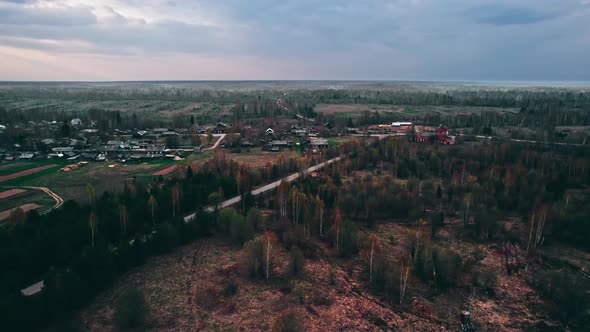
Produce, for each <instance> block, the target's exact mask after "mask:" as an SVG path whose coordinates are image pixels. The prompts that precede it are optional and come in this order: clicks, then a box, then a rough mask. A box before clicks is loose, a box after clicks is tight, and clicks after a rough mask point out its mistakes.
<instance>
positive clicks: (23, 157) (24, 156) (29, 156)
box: [18, 152, 35, 160]
mask: <svg viewBox="0 0 590 332" xmlns="http://www.w3.org/2000/svg"><path fill="white" fill-rule="evenodd" d="M34 156H35V155H34V154H33V153H31V152H25V153H21V155H20V156H18V159H21V160H31V159H33V157H34Z"/></svg>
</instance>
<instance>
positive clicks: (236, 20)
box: [0, 0, 590, 79]
mask: <svg viewBox="0 0 590 332" xmlns="http://www.w3.org/2000/svg"><path fill="white" fill-rule="evenodd" d="M0 1H1V0H0ZM125 3H126V4H127V5H130V6H137V7H140V6H146V7H149V8H154V9H157V10H160V11H161V12H163V13H166V14H167V15H166V17H171V18H174V17H175V16H174V14H175V13H176V14H180V15H182V16H183V19H180V18H179V19H167V20H154V19H151V20H149V19H148V20H147V21H141V19H138V18H130V17H125V16H124V15H122V14H121V13H124V12H125V11H124V10H119V8H117V7H116V6H114V7H113V8H110V7H101V8H102V9H103V10H102V11H101V14H102V15H104V13H110V15H108V16H107V17H104V16H100V21H97V18H96V17H95V16H94V14H93V13H92V8H86V7H81V8H69V9H63V10H62V11H60V12H59V14H56V13H57V11H55V10H54V11H51V10H45V9H44V10H41V9H33V8H30V7H28V6H22V5H17V4H10V5H7V6H0V38H3V39H0V43H2V44H4V45H13V46H16V47H24V48H35V49H42V50H46V51H48V52H50V51H53V52H76V51H77V52H80V53H89V54H138V55H140V56H146V57H148V56H151V55H158V54H159V55H162V54H164V55H165V54H167V53H185V54H198V55H203V54H204V55H209V56H212V57H216V56H220V57H224V56H245V57H249V56H253V57H258V58H266V59H269V60H270V61H273V62H275V63H281V64H284V66H285V67H289V66H296V67H297V68H296V69H293V70H292V72H297V73H305V75H307V76H310V77H313V78H318V79H319V78H346V79H354V78H363V79H370V78H380V79H387V78H400V77H401V78H408V79H412V78H419V79H477V78H480V79H502V78H504V79H519V78H520V79H533V78H534V79H538V78H539V77H540V76H542V75H544V73H546V75H547V78H546V79H559V78H560V77H587V79H590V72H589V70H588V69H585V68H590V59H588V57H587V55H588V54H590V53H589V52H590V49H588V46H584V45H587V44H590V42H588V39H586V40H584V39H583V36H590V25H589V24H587V23H586V20H587V19H588V17H584V16H583V15H580V13H581V12H584V10H587V6H584V5H583V4H582V3H581V2H580V0H561V1H559V2H556V1H553V0H519V1H518V3H517V4H516V2H514V1H513V0H477V1H476V0H445V1H444V2H443V1H438V0H421V1H416V0H366V1H358V0H323V1H317V0H282V1H276V0H249V1H243V0H226V1H219V0H200V1H198V2H195V1H193V0H173V1H168V0H142V1H139V0H126V1H125ZM104 9H106V10H104ZM17 14H18V15H17ZM193 14H194V17H205V18H207V19H210V21H212V22H214V23H216V24H214V25H212V26H208V25H199V24H189V23H186V21H187V20H186V18H187V17H192V15H193ZM140 22H143V23H141V24H140ZM586 38H590V37H586ZM43 40H57V41H63V43H60V42H57V43H48V42H46V41H43ZM584 41H586V44H584ZM76 45H81V46H80V47H77V46H76ZM84 45H86V46H84ZM573 64H575V65H576V66H578V67H580V68H581V69H575V68H574V65H573ZM179 65H181V64H179ZM299 67H301V68H299ZM549 67H550V68H549ZM298 77H299V78H305V77H300V76H298ZM285 78H289V77H285Z"/></svg>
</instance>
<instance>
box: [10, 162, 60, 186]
mask: <svg viewBox="0 0 590 332" xmlns="http://www.w3.org/2000/svg"><path fill="white" fill-rule="evenodd" d="M56 166H57V165H56V164H49V165H44V166H39V167H35V168H30V169H26V170H23V171H20V172H16V173H12V174H8V175H3V176H0V182H3V181H6V180H11V179H16V178H19V177H21V176H26V175H30V174H34V173H37V172H41V171H43V170H46V169H49V168H52V167H56Z"/></svg>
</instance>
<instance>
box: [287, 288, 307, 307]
mask: <svg viewBox="0 0 590 332" xmlns="http://www.w3.org/2000/svg"><path fill="white" fill-rule="evenodd" d="M291 293H293V296H294V297H295V299H296V300H297V302H299V303H300V304H304V303H305V297H306V293H305V288H304V287H303V285H301V284H296V285H295V286H293V289H292V291H291Z"/></svg>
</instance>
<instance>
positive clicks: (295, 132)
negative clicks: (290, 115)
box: [291, 126, 307, 136]
mask: <svg viewBox="0 0 590 332" xmlns="http://www.w3.org/2000/svg"><path fill="white" fill-rule="evenodd" d="M291 134H293V135H295V136H305V135H307V129H305V128H298V127H296V126H293V127H291Z"/></svg>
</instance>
